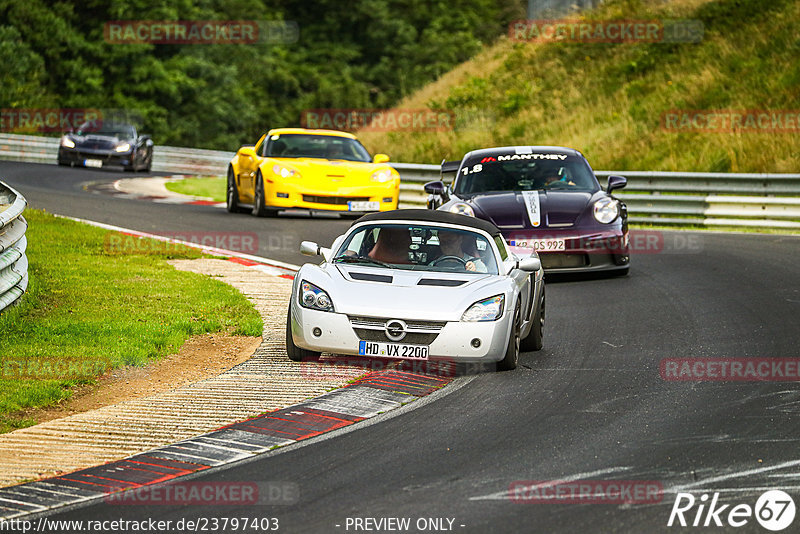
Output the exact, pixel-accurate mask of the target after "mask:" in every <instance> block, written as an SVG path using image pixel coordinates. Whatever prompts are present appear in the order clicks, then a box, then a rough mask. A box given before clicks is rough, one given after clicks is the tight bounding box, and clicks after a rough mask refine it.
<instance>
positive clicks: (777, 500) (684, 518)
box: [667, 490, 796, 532]
mask: <svg viewBox="0 0 800 534" xmlns="http://www.w3.org/2000/svg"><path fill="white" fill-rule="evenodd" d="M795 511H796V510H795V505H794V500H793V499H792V498H791V497H790V496H789V494H788V493H786V492H784V491H781V490H769V491H766V492H764V493H762V494H761V496H760V497H759V498H758V500H757V501H756V504H755V506H754V507H753V506H750V505H749V504H745V503H741V504H735V505H732V504H719V493H714V496H713V497H712V498H711V501H710V502H709V496H708V494H707V493H704V494H703V495H701V496H700V498H699V499H697V498H695V496H694V495H692V494H691V493H678V495H677V496H676V497H675V503H674V504H673V505H672V511H671V512H670V514H669V521H667V526H668V527H671V526H681V527H686V526H692V527H723V526H725V527H734V528H738V527H743V526H744V525H747V524H748V523H749V522H750V521H751V520H752V519H753V517H755V519H756V521H758V523H759V524H760V525H761V526H762V527H764V528H765V529H767V530H771V531H773V532H777V531H780V530H783V529H785V528H786V527H788V526H789V525H791V524H792V521H794V516H795Z"/></svg>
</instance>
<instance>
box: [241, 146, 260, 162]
mask: <svg viewBox="0 0 800 534" xmlns="http://www.w3.org/2000/svg"><path fill="white" fill-rule="evenodd" d="M239 155H240V156H247V157H248V158H253V159H255V158H257V157H258V155H257V154H256V147H254V146H243V147H242V148H240V149H239Z"/></svg>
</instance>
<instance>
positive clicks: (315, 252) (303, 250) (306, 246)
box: [300, 241, 322, 256]
mask: <svg viewBox="0 0 800 534" xmlns="http://www.w3.org/2000/svg"><path fill="white" fill-rule="evenodd" d="M300 254H303V255H304V256H319V255H320V254H322V248H321V247H320V246H319V245H317V244H316V243H314V242H313V241H303V242H302V243H300Z"/></svg>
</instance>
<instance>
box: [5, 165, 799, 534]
mask: <svg viewBox="0 0 800 534" xmlns="http://www.w3.org/2000/svg"><path fill="white" fill-rule="evenodd" d="M122 176H131V175H130V174H126V175H123V174H122V173H108V172H97V171H90V170H79V169H59V168H56V167H53V166H41V165H31V164H16V163H1V164H0V179H2V180H4V181H6V182H8V183H9V184H10V185H12V186H13V187H15V188H17V189H18V190H20V191H21V192H22V193H23V194H24V195H25V196H26V197H27V198H28V199H29V200H30V203H31V206H32V207H36V208H46V209H47V210H48V211H53V212H56V213H62V214H65V215H71V216H76V217H83V218H87V219H92V220H99V221H103V222H107V223H111V224H116V225H119V226H124V227H130V228H135V229H138V230H147V231H156V233H158V232H157V230H158V229H159V227H165V228H166V227H169V228H168V230H182V229H195V230H223V231H254V232H258V233H259V236H262V235H264V236H269V235H272V232H288V233H291V235H292V236H293V238H294V237H295V236H296V238H297V240H298V241H299V240H302V239H315V240H318V241H320V242H323V243H324V242H326V239H330V238H331V237H333V235H334V234H336V233H337V232H338V231H340V230H341V229H343V227H344V226H346V225H347V224H349V222H348V221H335V220H325V221H322V220H319V219H303V218H287V217H282V218H278V219H274V220H268V219H255V218H250V217H248V216H232V215H228V214H226V213H224V212H223V210H219V209H214V208H210V207H206V206H172V205H159V204H150V203H146V202H142V201H129V200H118V199H113V198H108V197H103V196H101V195H96V194H92V193H88V192H86V191H84V190H83V189H82V183H83V182H85V181H87V180H114V179H117V178H119V177H122ZM268 225H269V226H268ZM265 227H268V228H269V229H266V228H265ZM692 235H693V236H696V237H695V240H696V245H699V246H695V247H694V248H693V249H692V250H690V251H686V253H678V252H679V251H673V253H669V254H667V253H657V252H655V253H649V254H636V255H634V257H633V261H632V268H631V272H630V275H629V276H628V277H626V278H605V279H594V280H569V279H567V280H566V281H564V280H562V281H559V282H558V283H550V284H549V285H548V289H547V295H548V311H547V314H548V317H547V325H546V330H545V347H544V349H543V350H542V351H541V352H539V353H528V354H524V355H522V357H521V364H522V365H521V367H520V368H518V369H517V370H516V371H513V372H506V373H492V372H484V373H479V374H477V375H472V376H470V377H466V378H464V379H463V380H460V381H459V380H457V381H456V382H455V384H454V386H450V388H448V389H446V390H445V391H444V392H443V393H441V394H439V395H437V396H436V397H435V398H433V399H431V400H430V401H429V402H424V403H423V402H418V403H412V404H411V405H409V407H408V408H407V409H403V410H401V411H399V412H397V413H394V412H393V413H392V414H391V416H388V417H386V418H384V419H383V420H381V421H378V422H376V423H373V424H370V425H368V426H364V427H361V428H359V427H358V426H357V427H356V428H355V429H353V430H351V431H347V432H339V431H337V432H335V433H333V434H329V435H326V436H325V437H324V438H315V439H312V440H309V441H308V442H306V443H305V444H302V445H297V446H291V447H289V448H287V449H285V450H282V451H276V453H271V454H270V455H268V456H267V457H264V458H261V459H258V460H255V461H251V462H248V463H243V464H235V465H233V466H231V467H229V468H227V469H223V470H218V471H211V472H208V473H206V474H204V475H202V476H200V477H198V478H195V479H194V480H195V481H207V482H212V481H213V482H220V481H228V482H230V481H257V482H264V481H278V482H289V483H294V484H297V485H298V488H299V500H298V501H297V502H296V503H295V504H291V505H273V506H239V507H220V506H184V507H176V506H120V505H114V504H110V503H104V502H99V503H96V504H93V505H91V506H86V507H83V508H79V509H76V510H71V511H67V512H62V513H60V514H56V515H54V516H51V519H91V520H113V519H120V518H122V519H138V520H141V519H143V518H153V519H157V520H158V519H163V520H167V519H170V520H173V521H177V520H179V519H182V518H187V519H188V518H223V517H250V518H263V517H275V518H278V519H279V522H280V529H279V532H368V531H376V530H365V529H359V530H356V529H355V528H354V526H353V521H352V519H353V518H375V519H380V518H390V517H391V518H410V519H411V525H412V527H413V528H411V529H409V530H407V531H409V532H417V531H433V530H432V529H426V530H417V529H416V526H415V525H416V521H417V520H418V519H420V518H449V519H453V524H452V525H453V526H452V530H453V531H456V532H581V533H587V532H656V531H664V532H667V531H674V530H682V531H697V530H701V529H702V530H704V531H731V530H733V529H732V527H730V526H725V527H722V528H719V527H713V526H712V527H708V528H704V529H703V528H702V527H695V528H692V527H686V528H680V527H677V526H673V527H672V528H668V527H667V526H666V525H667V520H668V519H669V515H670V510H671V509H672V505H673V503H674V501H675V494H676V492H678V491H685V492H690V493H692V494H693V495H694V496H695V497H697V498H698V499H699V498H700V496H701V495H702V494H703V493H708V494H713V493H714V492H719V493H720V504H728V505H735V504H739V503H743V504H748V505H750V506H753V505H755V502H756V499H757V498H758V496H759V495H761V494H762V493H763V491H765V489H772V488H775V489H780V488H782V489H784V490H785V491H786V492H787V493H789V494H790V495H791V496H792V497H793V498H794V500H795V502H796V503H797V504H798V505H800V447H798V442H799V441H800V418H799V417H798V416H799V415H800V388H798V382H779V381H769V382H735V381H734V382H732V381H722V382H677V381H667V380H664V379H663V378H662V377H661V374H660V363H661V361H662V360H663V359H665V358H744V357H751V358H780V357H793V358H797V357H800V328H798V317H799V316H800V276H799V275H800V268H798V265H800V239H798V238H796V237H788V236H769V235H755V234H753V235H732V234H712V233H697V234H692ZM260 252H261V253H262V254H263V255H266V256H269V257H273V258H275V259H279V260H282V261H290V262H294V263H297V262H299V261H300V260H301V257H299V256H298V255H297V254H296V253H293V252H292V251H290V250H285V251H284V250H272V251H268V250H263V251H260ZM651 252H653V251H651ZM459 385H460V386H461V387H459ZM553 480H605V481H609V480H628V481H642V482H646V481H652V482H656V483H658V484H660V485H661V487H663V488H664V490H665V494H664V496H663V499H662V500H661V502H659V503H652V504H634V505H630V504H598V503H591V504H587V503H579V504H554V503H551V502H548V503H541V502H539V503H532V502H514V501H512V500H511V499H509V498H508V495H507V490H508V489H509V487H510V485H511V484H513V483H514V482H515V481H538V482H543V481H553ZM706 504H707V503H706ZM730 508H731V507H730V506H729V508H728V510H726V511H725V513H723V514H722V515H721V516H720V517H721V519H722V520H723V524H724V522H725V520H726V517H727V513H728V511H729V510H730ZM696 512H697V506H695V507H694V508H692V509H691V511H689V512H687V513H686V518H687V521H689V522H691V521H693V520H694V517H695V513H696ZM348 518H350V522H348ZM702 520H705V516H702ZM448 524H449V523H448V522H447V521H445V522H444V525H445V526H447V525H448ZM337 525H338V526H337ZM462 525H463V526H462ZM712 525H713V523H712ZM798 525H800V517H798V518H796V519H795V520H794V524H793V526H792V527H790V528H789V529H787V530H786V532H790V531H792V530H794V531H796V529H797V526H798ZM735 530H736V531H737V532H766V530H765V529H763V528H762V527H761V526H760V525H759V524H758V523H757V522H756V520H755V519H754V518H752V517H750V518H749V520H748V522H747V524H746V525H745V526H743V527H741V528H738V529H735ZM219 531H221V530H219ZM228 531H231V532H232V531H233V530H230V529H229V530H228ZM384 531H388V530H384Z"/></svg>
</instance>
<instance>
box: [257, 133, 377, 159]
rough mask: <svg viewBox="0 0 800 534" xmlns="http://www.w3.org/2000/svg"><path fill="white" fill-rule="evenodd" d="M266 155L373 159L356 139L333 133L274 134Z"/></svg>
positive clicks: (274, 156) (276, 156)
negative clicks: (333, 134)
mask: <svg viewBox="0 0 800 534" xmlns="http://www.w3.org/2000/svg"><path fill="white" fill-rule="evenodd" d="M265 155H266V156H267V157H272V158H320V159H332V160H345V161H363V162H370V161H372V159H371V158H370V156H369V152H367V149H366V148H364V147H363V146H362V145H361V143H359V142H358V141H356V140H355V139H351V138H349V137H339V136H332V135H307V134H281V135H273V136H271V137H270V138H269V142H268V143H267V151H266V154H265Z"/></svg>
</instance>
